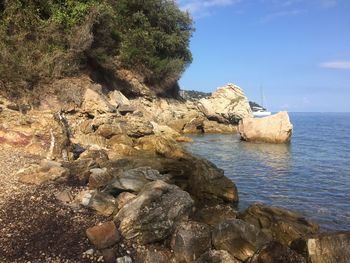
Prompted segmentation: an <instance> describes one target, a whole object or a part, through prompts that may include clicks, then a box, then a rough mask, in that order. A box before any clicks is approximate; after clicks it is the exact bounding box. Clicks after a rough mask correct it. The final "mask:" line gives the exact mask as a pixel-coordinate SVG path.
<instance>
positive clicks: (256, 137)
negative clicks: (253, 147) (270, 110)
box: [238, 111, 293, 143]
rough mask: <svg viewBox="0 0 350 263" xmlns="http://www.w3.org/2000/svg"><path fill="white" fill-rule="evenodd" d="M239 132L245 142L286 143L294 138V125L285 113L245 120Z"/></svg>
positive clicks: (240, 123)
mask: <svg viewBox="0 0 350 263" xmlns="http://www.w3.org/2000/svg"><path fill="white" fill-rule="evenodd" d="M238 130H239V133H240V135H241V138H242V140H245V141H253V142H267V143H286V142H289V141H290V138H291V136H292V131H293V125H292V124H291V123H290V121H289V116H288V113H287V112H285V111H283V112H279V113H277V114H274V115H272V116H268V117H264V118H244V119H242V120H241V121H240V122H239V126H238Z"/></svg>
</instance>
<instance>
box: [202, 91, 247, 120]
mask: <svg viewBox="0 0 350 263" xmlns="http://www.w3.org/2000/svg"><path fill="white" fill-rule="evenodd" d="M198 108H199V110H201V111H202V112H203V113H204V115H205V116H207V118H208V119H210V120H215V121H218V122H223V123H231V124H238V122H239V120H241V119H243V118H247V117H252V111H251V109H250V106H249V102H248V99H247V97H246V96H245V95H244V92H243V90H242V89H241V88H240V87H238V86H236V85H234V84H227V85H226V86H224V87H220V88H218V89H217V90H216V91H215V92H214V93H213V94H212V95H211V97H209V98H203V99H201V100H199V103H198Z"/></svg>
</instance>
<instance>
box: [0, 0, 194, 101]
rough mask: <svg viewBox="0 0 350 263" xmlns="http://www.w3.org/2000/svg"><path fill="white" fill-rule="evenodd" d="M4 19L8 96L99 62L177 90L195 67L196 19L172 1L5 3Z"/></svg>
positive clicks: (0, 26)
mask: <svg viewBox="0 0 350 263" xmlns="http://www.w3.org/2000/svg"><path fill="white" fill-rule="evenodd" d="M0 19H1V21H0V60H1V64H0V80H1V81H2V82H3V84H4V85H3V86H4V87H5V88H2V93H4V92H5V93H7V94H10V95H11V96H15V97H16V96H22V95H23V94H26V93H28V92H33V91H36V90H38V89H40V87H43V86H45V85H46V84H47V83H50V82H52V80H53V79H59V78H62V77H66V76H75V75H78V74H80V73H81V72H82V71H87V70H89V68H91V67H89V66H90V65H89V63H90V62H91V61H93V63H94V64H97V65H99V67H100V68H107V69H108V70H109V71H110V72H111V71H113V70H111V69H115V68H120V67H122V68H126V69H129V70H132V71H135V73H137V74H139V75H141V76H143V77H144V79H145V80H146V82H147V84H149V85H151V86H152V85H158V84H159V83H166V85H168V86H169V85H174V84H175V83H176V81H177V80H178V79H179V77H180V75H181V74H182V72H183V71H184V70H185V68H186V67H187V65H188V64H189V63H190V62H191V61H192V57H191V53H190V50H189V48H188V46H189V41H190V37H191V34H192V31H193V27H192V21H191V19H190V17H189V15H188V14H187V13H184V12H182V11H180V10H179V9H178V7H177V6H176V4H175V2H174V1H171V0H144V1H139V0H102V1H98V0H0ZM114 72H116V71H114ZM116 77H117V76H116Z"/></svg>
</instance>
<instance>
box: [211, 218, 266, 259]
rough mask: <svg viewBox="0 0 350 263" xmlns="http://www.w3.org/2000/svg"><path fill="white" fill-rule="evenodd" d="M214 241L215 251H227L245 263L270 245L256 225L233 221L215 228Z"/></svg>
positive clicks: (225, 222) (227, 221)
mask: <svg viewBox="0 0 350 263" xmlns="http://www.w3.org/2000/svg"><path fill="white" fill-rule="evenodd" d="M212 241H213V246H214V248H215V249H217V250H226V251H227V252H229V253H230V254H231V255H232V256H233V257H235V258H238V259H239V260H241V261H244V260H246V259H248V258H249V257H251V256H253V254H254V253H255V251H256V250H257V249H258V248H260V247H261V246H263V245H264V244H266V243H268V242H269V238H268V236H266V235H265V234H264V232H262V231H260V230H259V228H257V227H255V226H254V225H251V224H249V223H246V222H244V221H242V220H239V219H231V220H226V221H223V222H221V223H219V224H218V225H216V226H215V228H214V230H213V234H212Z"/></svg>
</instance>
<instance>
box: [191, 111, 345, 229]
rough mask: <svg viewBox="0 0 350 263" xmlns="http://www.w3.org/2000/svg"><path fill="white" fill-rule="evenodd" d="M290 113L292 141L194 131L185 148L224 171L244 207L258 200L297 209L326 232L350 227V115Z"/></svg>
mask: <svg viewBox="0 0 350 263" xmlns="http://www.w3.org/2000/svg"><path fill="white" fill-rule="evenodd" d="M289 116H290V120H291V122H292V124H293V126H294V129H293V136H292V139H291V142H290V143H289V144H265V143H251V142H244V141H241V140H240V137H239V135H238V134H234V135H231V134H230V135H221V134H220V135H194V136H192V139H193V140H194V141H193V143H189V144H187V145H186V148H187V149H188V150H189V151H190V152H192V153H193V154H195V155H197V156H201V157H204V158H206V159H208V160H210V161H212V162H213V163H214V164H215V165H216V166H218V167H219V168H221V169H223V170H224V171H225V175H226V176H227V177H229V178H230V179H231V180H232V181H233V182H234V183H235V184H236V185H237V188H238V194H239V198H240V202H239V209H240V210H244V209H245V208H247V207H248V206H249V205H251V204H253V203H255V202H259V203H264V204H266V205H270V206H276V207H282V208H287V209H291V210H295V211H298V212H300V213H301V214H303V215H304V216H305V217H306V218H307V219H310V220H312V221H314V222H316V223H318V224H320V226H321V229H323V230H326V231H338V230H350V113H289Z"/></svg>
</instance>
